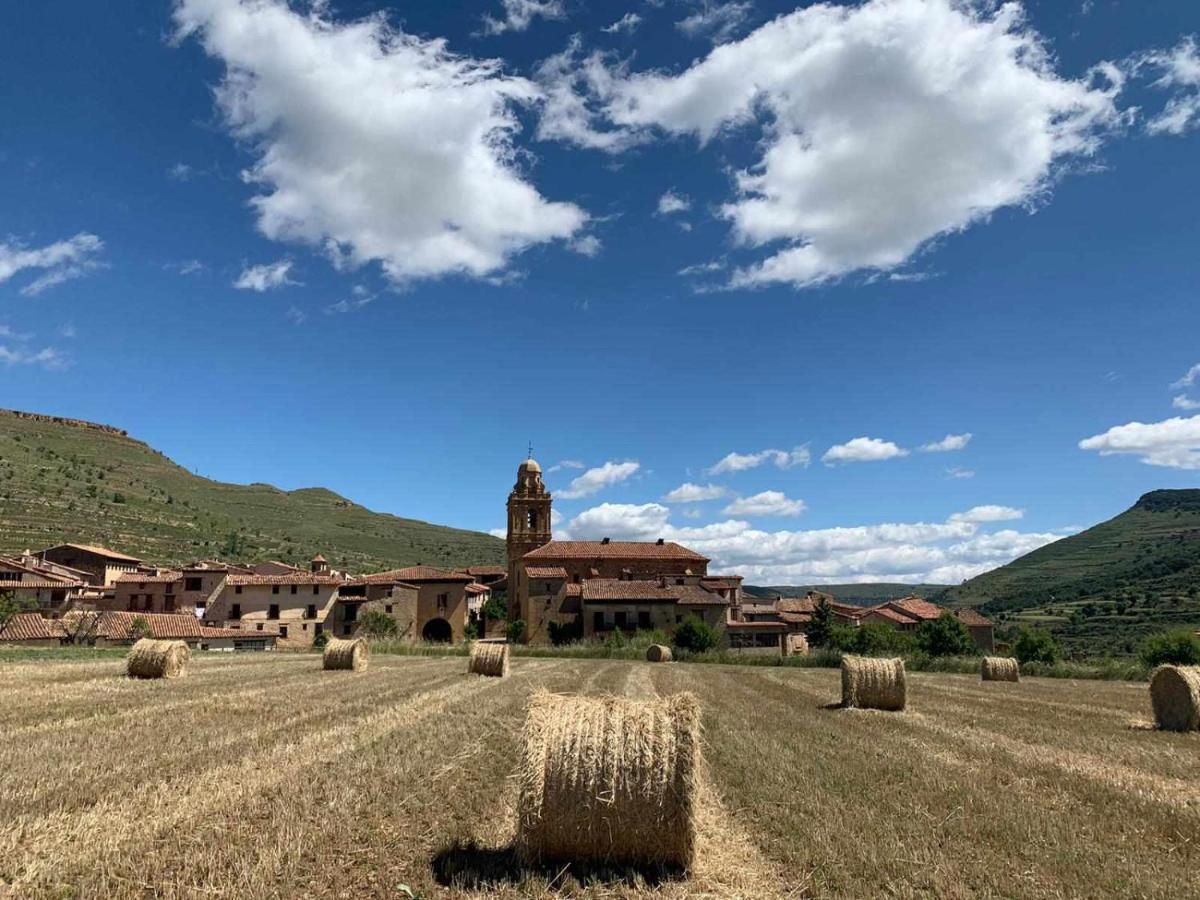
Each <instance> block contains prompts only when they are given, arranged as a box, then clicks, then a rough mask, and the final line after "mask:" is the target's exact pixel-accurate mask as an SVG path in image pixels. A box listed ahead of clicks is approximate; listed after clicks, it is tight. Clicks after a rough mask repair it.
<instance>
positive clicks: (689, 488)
mask: <svg viewBox="0 0 1200 900" xmlns="http://www.w3.org/2000/svg"><path fill="white" fill-rule="evenodd" d="M728 495H729V489H728V488H723V487H721V485H719V484H692V483H691V482H690V481H687V482H684V483H683V484H681V485H680V486H679V487H677V488H675V490H673V491H671V492H670V493H669V494H667V495H666V496H665V497H663V499H664V500H665V501H667V502H668V503H700V502H703V501H704V500H719V499H720V498H722V497H726V496H728Z"/></svg>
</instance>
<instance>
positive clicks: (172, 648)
mask: <svg viewBox="0 0 1200 900" xmlns="http://www.w3.org/2000/svg"><path fill="white" fill-rule="evenodd" d="M191 657H192V651H191V650H189V649H188V645H187V644H185V643H184V642H183V641H156V640H153V639H151V638H142V639H141V640H140V641H138V642H137V643H136V644H134V645H133V646H132V647H131V648H130V649H129V655H128V656H126V657H125V671H126V672H127V673H128V674H129V677H130V678H177V677H178V676H180V675H182V674H183V673H184V670H185V669H186V668H187V664H188V660H189V659H191Z"/></svg>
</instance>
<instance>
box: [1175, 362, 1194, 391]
mask: <svg viewBox="0 0 1200 900" xmlns="http://www.w3.org/2000/svg"><path fill="white" fill-rule="evenodd" d="M1197 378H1200V363H1196V365H1194V366H1192V367H1191V368H1190V369H1188V370H1187V371H1186V372H1184V373H1183V377H1182V378H1180V379H1179V380H1178V381H1176V382H1174V383H1173V384H1172V385H1171V387H1170V390H1172V391H1182V390H1186V389H1187V388H1190V387H1191V386H1192V385H1194V384H1195V383H1196V379H1197Z"/></svg>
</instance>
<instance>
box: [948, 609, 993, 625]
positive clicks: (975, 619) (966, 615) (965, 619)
mask: <svg viewBox="0 0 1200 900" xmlns="http://www.w3.org/2000/svg"><path fill="white" fill-rule="evenodd" d="M954 615H956V616H958V621H960V622H962V623H963V624H964V625H966V626H968V627H972V626H975V627H978V626H984V625H991V624H992V620H991V619H989V618H987V617H985V616H983V615H981V614H980V613H979V612H978V610H974V609H970V608H967V609H960V610H956V611H955V613H954Z"/></svg>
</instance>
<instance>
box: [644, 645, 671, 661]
mask: <svg viewBox="0 0 1200 900" xmlns="http://www.w3.org/2000/svg"><path fill="white" fill-rule="evenodd" d="M646 660H647V662H670V661H671V648H670V647H668V646H666V645H665V644H651V645H650V647H649V649H648V650H646Z"/></svg>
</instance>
